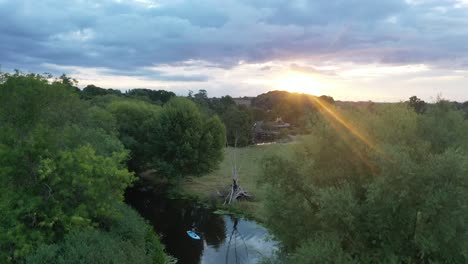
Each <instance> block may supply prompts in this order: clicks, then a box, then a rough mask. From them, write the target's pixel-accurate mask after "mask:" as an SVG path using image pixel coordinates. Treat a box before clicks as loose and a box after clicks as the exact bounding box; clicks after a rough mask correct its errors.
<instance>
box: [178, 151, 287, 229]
mask: <svg viewBox="0 0 468 264" xmlns="http://www.w3.org/2000/svg"><path fill="white" fill-rule="evenodd" d="M288 146H289V145H288V144H265V145H255V146H249V147H244V148H237V149H234V148H231V147H229V148H226V149H225V155H224V160H223V161H222V162H221V164H220V165H219V168H218V169H216V170H214V171H213V172H211V173H208V174H206V175H203V176H201V177H189V178H187V179H184V180H183V181H182V182H181V184H180V186H179V188H178V190H179V192H180V193H181V195H184V196H189V197H194V198H196V199H198V200H200V201H202V202H208V203H210V204H212V205H213V204H214V205H215V206H216V207H217V208H219V209H229V211H231V212H235V213H240V214H242V215H244V216H246V217H250V218H253V219H255V220H257V221H259V222H264V220H265V213H264V203H263V202H264V200H265V193H266V190H265V188H266V186H264V185H262V182H261V175H262V170H261V165H262V159H263V157H264V156H265V155H268V154H273V153H276V154H285V153H287V150H288V149H289V148H288ZM234 160H236V161H237V167H238V170H239V184H240V185H241V186H242V188H244V189H245V190H247V191H248V192H249V194H250V195H252V199H251V200H248V201H247V200H244V201H238V202H236V203H235V204H233V205H232V206H230V207H229V208H225V207H223V206H222V203H223V199H222V198H221V197H219V195H218V192H223V191H224V190H226V189H227V188H229V186H230V184H231V182H232V164H233V162H234Z"/></svg>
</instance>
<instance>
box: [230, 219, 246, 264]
mask: <svg viewBox="0 0 468 264" xmlns="http://www.w3.org/2000/svg"><path fill="white" fill-rule="evenodd" d="M231 220H232V222H233V225H232V231H231V234H230V235H229V241H228V244H227V249H226V264H228V263H229V252H230V251H231V246H232V247H233V250H234V260H235V263H236V264H237V263H242V262H243V261H244V255H242V254H241V251H243V250H242V249H245V260H247V259H248V258H249V251H248V249H247V245H246V244H245V240H244V237H243V236H242V234H241V233H240V232H239V231H238V230H237V224H238V223H239V219H238V218H235V217H231ZM238 240H240V241H238ZM241 242H242V243H241ZM242 244H243V246H244V247H243V248H242V246H241V245H242ZM238 247H241V248H240V249H239V250H238Z"/></svg>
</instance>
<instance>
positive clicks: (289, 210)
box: [263, 103, 468, 263]
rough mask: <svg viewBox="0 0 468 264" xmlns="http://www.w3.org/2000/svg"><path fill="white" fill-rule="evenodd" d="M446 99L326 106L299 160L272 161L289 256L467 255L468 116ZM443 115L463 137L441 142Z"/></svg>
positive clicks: (276, 207)
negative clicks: (417, 108)
mask: <svg viewBox="0 0 468 264" xmlns="http://www.w3.org/2000/svg"><path fill="white" fill-rule="evenodd" d="M444 104H445V103H442V104H441V105H439V106H435V107H436V108H434V109H433V110H431V111H428V112H427V113H426V114H425V115H417V114H416V113H415V112H414V111H413V110H412V109H407V108H406V107H405V106H404V105H401V104H398V105H375V106H374V108H373V110H372V111H369V110H368V109H365V108H363V109H350V110H339V109H332V110H331V111H333V114H327V112H326V111H325V112H324V111H320V114H319V115H317V116H316V117H315V118H316V119H317V120H314V122H312V123H313V124H314V127H313V128H314V129H313V130H312V134H311V135H310V136H307V137H305V138H304V140H303V141H301V144H295V145H294V146H293V147H292V148H293V154H292V155H291V156H290V157H281V156H270V157H268V158H266V159H265V161H264V164H263V170H264V179H265V181H266V182H267V186H268V188H269V191H268V195H267V196H268V197H267V203H266V208H267V210H266V211H267V217H266V219H268V220H267V224H268V225H269V226H270V228H271V230H272V231H273V232H274V234H275V235H276V236H277V237H278V238H279V239H280V240H281V241H283V243H284V245H285V247H286V250H287V252H288V253H289V255H288V256H289V257H288V258H289V259H288V262H289V263H315V262H330V263H351V262H358V263H465V262H466V261H467V259H468V250H467V245H468V229H467V226H466V224H465V223H466V222H467V221H468V190H467V186H468V185H467V183H468V177H467V176H466V175H468V174H467V172H468V153H467V149H468V148H466V147H465V146H466V145H465V144H466V142H468V140H467V139H466V137H463V136H461V133H462V131H466V125H467V122H466V121H465V120H463V119H460V118H459V115H460V114H459V113H458V112H456V111H455V110H453V109H450V108H448V109H446V108H444V107H445V105H444ZM440 108H442V109H440ZM328 113H329V112H328ZM336 117H339V118H336ZM455 117H456V118H455ZM433 120H438V122H434V121H433ZM444 120H445V121H444ZM455 120H456V122H455ZM441 122H442V123H443V124H444V126H448V128H447V129H449V130H451V131H452V133H453V135H459V136H460V137H459V138H458V139H457V140H453V141H452V142H450V143H448V142H442V143H440V139H439V138H438V137H437V136H434V135H440V136H444V135H445V133H448V132H447V131H441V130H436V129H437V126H440V123H441ZM458 122H460V123H458ZM434 131H436V132H434ZM432 133H435V134H432ZM448 135H450V134H448ZM449 138H451V139H454V137H452V136H449Z"/></svg>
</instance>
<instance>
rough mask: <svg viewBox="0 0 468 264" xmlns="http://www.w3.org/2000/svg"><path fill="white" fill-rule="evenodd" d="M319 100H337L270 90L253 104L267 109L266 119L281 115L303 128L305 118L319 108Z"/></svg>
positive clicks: (327, 101) (286, 120) (285, 119)
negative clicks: (317, 104) (317, 103)
mask: <svg viewBox="0 0 468 264" xmlns="http://www.w3.org/2000/svg"><path fill="white" fill-rule="evenodd" d="M317 100H322V101H323V102H326V103H328V104H334V102H335V101H334V99H333V98H332V97H330V96H321V97H320V98H318V97H316V96H313V95H309V94H299V93H290V92H286V91H270V92H267V93H264V94H261V95H258V96H257V97H256V98H254V99H253V101H252V106H253V107H255V108H257V109H261V110H263V111H265V112H266V113H265V115H266V119H267V120H269V121H273V120H275V119H276V118H277V117H281V118H282V119H283V120H284V121H285V122H288V123H291V124H292V125H294V126H297V127H301V128H303V127H304V125H305V122H304V121H305V120H304V118H305V117H306V116H307V115H308V114H310V113H311V112H315V111H316V110H317V107H316V101H317Z"/></svg>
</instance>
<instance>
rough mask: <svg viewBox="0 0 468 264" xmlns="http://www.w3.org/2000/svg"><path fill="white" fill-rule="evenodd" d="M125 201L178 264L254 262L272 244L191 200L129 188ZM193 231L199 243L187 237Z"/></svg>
mask: <svg viewBox="0 0 468 264" xmlns="http://www.w3.org/2000/svg"><path fill="white" fill-rule="evenodd" d="M126 199H127V202H128V203H129V204H131V205H132V206H133V207H134V208H135V209H136V210H138V211H139V212H140V214H141V215H142V216H143V217H144V218H146V219H147V220H148V221H149V222H150V223H151V224H152V225H153V226H154V227H155V230H156V232H158V233H159V234H160V236H161V240H162V242H163V243H164V244H165V245H166V250H167V251H168V253H169V254H171V255H173V256H175V257H176V258H178V259H179V262H178V263H181V264H184V263H191V264H192V263H206V264H211V263H216V264H218V263H257V262H258V261H260V259H261V258H262V256H263V255H270V254H271V253H272V251H273V250H274V249H276V243H275V242H273V241H267V240H266V239H267V238H268V232H267V230H266V229H265V228H263V227H261V226H260V225H258V224H256V223H255V222H253V221H247V220H244V219H238V218H235V217H231V216H220V215H216V214H213V212H212V210H210V209H206V208H203V207H202V206H200V205H197V204H194V203H193V202H191V201H187V200H181V199H175V200H174V199H167V198H166V197H165V196H164V195H162V194H158V193H155V192H153V191H151V190H141V189H138V188H134V189H131V190H129V191H128V192H127V194H126ZM187 230H193V231H194V232H196V233H197V234H198V235H199V236H200V237H201V240H194V239H192V238H190V237H189V236H188V235H187V233H186V231H187Z"/></svg>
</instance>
